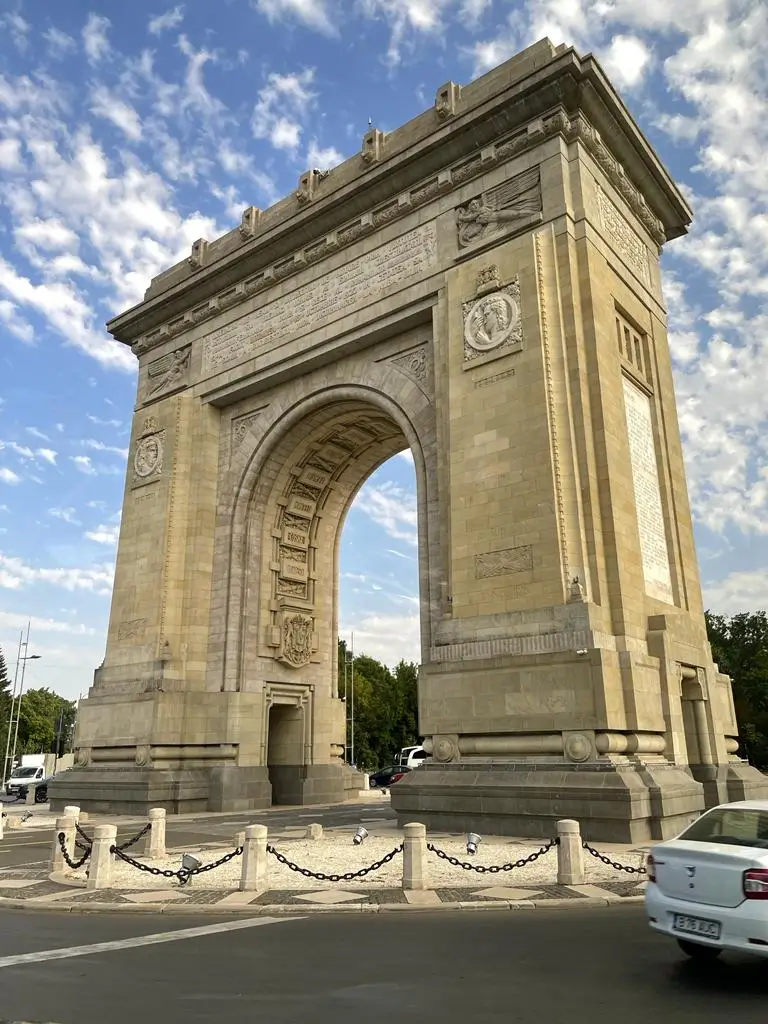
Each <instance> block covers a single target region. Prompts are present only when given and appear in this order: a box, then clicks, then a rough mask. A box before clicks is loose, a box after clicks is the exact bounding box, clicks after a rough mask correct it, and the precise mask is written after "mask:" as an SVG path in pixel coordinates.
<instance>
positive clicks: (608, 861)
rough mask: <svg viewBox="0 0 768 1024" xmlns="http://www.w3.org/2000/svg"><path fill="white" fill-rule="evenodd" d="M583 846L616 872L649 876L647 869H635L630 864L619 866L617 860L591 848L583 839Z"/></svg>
mask: <svg viewBox="0 0 768 1024" xmlns="http://www.w3.org/2000/svg"><path fill="white" fill-rule="evenodd" d="M581 845H582V846H583V847H584V849H585V850H586V851H587V853H588V854H590V855H591V856H592V857H594V858H595V859H596V860H599V861H602V862H603V864H607V865H608V867H610V868H614V869H615V870H616V871H626V872H627V874H628V875H647V874H648V870H647V868H645V867H639V868H633V867H630V865H629V864H619V862H618V861H617V860H611V858H610V857H606V856H605V855H604V854H602V853H600V851H599V850H596V849H595V848H594V847H593V846H590V845H589V843H588V842H587V840H586V839H582V841H581Z"/></svg>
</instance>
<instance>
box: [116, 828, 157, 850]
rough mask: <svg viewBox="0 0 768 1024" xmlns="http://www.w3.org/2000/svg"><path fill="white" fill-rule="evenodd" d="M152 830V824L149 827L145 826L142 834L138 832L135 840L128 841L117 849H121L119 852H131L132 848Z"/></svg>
mask: <svg viewBox="0 0 768 1024" xmlns="http://www.w3.org/2000/svg"><path fill="white" fill-rule="evenodd" d="M151 829H152V823H151V822H150V823H149V824H148V825H145V826H144V828H143V829H142V830H141V832H137V833H136V835H135V836H134V837H133V839H127V840H126V841H125V842H124V843H120V846H119V847H117V849H119V850H130V848H131V847H132V846H135V845H136V843H138V841H139V840H140V839H143V838H144V836H145V835H146V834H147V832H149V831H151Z"/></svg>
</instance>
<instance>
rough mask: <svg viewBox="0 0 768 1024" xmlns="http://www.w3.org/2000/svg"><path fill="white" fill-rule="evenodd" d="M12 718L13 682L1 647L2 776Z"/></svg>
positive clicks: (0, 761)
mask: <svg viewBox="0 0 768 1024" xmlns="http://www.w3.org/2000/svg"><path fill="white" fill-rule="evenodd" d="M10 717H11V681H10V679H9V678H8V665H7V663H6V660H5V655H4V654H3V649H2V647H0V775H2V760H3V754H4V753H5V741H6V737H7V735H8V720H9V718H10Z"/></svg>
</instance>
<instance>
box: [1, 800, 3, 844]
mask: <svg viewBox="0 0 768 1024" xmlns="http://www.w3.org/2000/svg"><path fill="white" fill-rule="evenodd" d="M2 838H3V805H2V804H0V839H2Z"/></svg>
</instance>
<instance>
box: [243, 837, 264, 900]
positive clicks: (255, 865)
mask: <svg viewBox="0 0 768 1024" xmlns="http://www.w3.org/2000/svg"><path fill="white" fill-rule="evenodd" d="M267 878H268V867H267V826H266V825H249V826H248V828H247V829H246V830H245V845H244V846H243V870H242V874H241V875H240V891H241V892H256V891H259V892H263V891H264V890H265V889H266V888H267Z"/></svg>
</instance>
